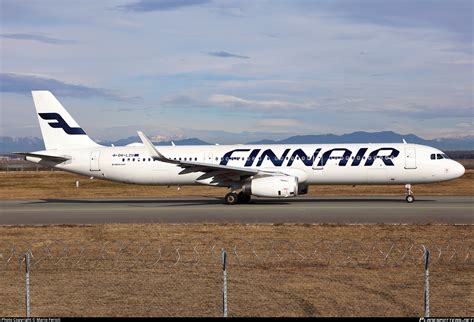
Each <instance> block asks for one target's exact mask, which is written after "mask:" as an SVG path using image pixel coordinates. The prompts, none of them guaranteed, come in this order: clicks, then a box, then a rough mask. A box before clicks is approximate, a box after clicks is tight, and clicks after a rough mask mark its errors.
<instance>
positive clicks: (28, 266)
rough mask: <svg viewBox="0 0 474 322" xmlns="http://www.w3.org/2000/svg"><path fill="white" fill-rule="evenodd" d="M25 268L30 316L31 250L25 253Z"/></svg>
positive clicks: (26, 297) (26, 298)
mask: <svg viewBox="0 0 474 322" xmlns="http://www.w3.org/2000/svg"><path fill="white" fill-rule="evenodd" d="M25 269H26V294H25V302H26V317H27V318H29V317H30V250H28V251H27V252H26V254H25Z"/></svg>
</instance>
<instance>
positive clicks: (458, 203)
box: [0, 196, 474, 225]
mask: <svg viewBox="0 0 474 322" xmlns="http://www.w3.org/2000/svg"><path fill="white" fill-rule="evenodd" d="M99 223H334V224H336V223H337V224H362V223H364V224H366V223H386V224H412V223H416V224H427V223H432V224H441V223H443V224H447V223H449V224H473V223H474V198H473V197H447V196H443V197H440V196H429V197H426V196H425V197H423V196H417V199H416V201H415V202H414V203H412V204H408V203H406V202H405V201H404V199H403V198H402V197H371V198H368V197H298V198H294V199H286V200H271V199H254V200H253V201H252V203H250V204H243V205H234V206H228V205H225V204H223V200H222V199H217V198H203V197H188V198H173V199H171V198H154V199H144V198H141V199H128V200H123V199H74V200H72V199H44V200H2V201H0V225H42V224H99Z"/></svg>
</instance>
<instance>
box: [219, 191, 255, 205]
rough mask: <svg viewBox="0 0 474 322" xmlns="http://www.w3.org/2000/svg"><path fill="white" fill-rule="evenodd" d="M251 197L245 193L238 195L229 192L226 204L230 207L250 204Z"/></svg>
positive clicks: (226, 196)
mask: <svg viewBox="0 0 474 322" xmlns="http://www.w3.org/2000/svg"><path fill="white" fill-rule="evenodd" d="M250 199H251V196H250V195H248V194H246V193H244V192H243V191H241V192H239V193H238V194H237V193H235V192H234V191H232V192H229V193H228V194H226V195H225V203H226V204H228V205H235V204H237V203H249V202H250Z"/></svg>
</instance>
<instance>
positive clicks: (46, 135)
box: [31, 91, 100, 150]
mask: <svg viewBox="0 0 474 322" xmlns="http://www.w3.org/2000/svg"><path fill="white" fill-rule="evenodd" d="M31 94H32V95H33V101H34V102H35V107H36V113H37V114H38V120H39V124H40V127H41V134H42V135H43V141H44V145H45V147H46V150H57V149H68V148H87V147H97V146H100V145H98V144H97V143H95V142H94V141H92V140H91V139H90V138H89V137H88V136H87V134H86V132H85V131H84V130H83V129H82V128H81V127H80V126H79V124H77V122H76V121H74V119H73V118H72V116H71V115H70V114H69V113H68V112H67V111H66V110H65V109H64V107H63V106H62V105H61V103H59V101H58V100H57V99H56V97H54V95H53V94H52V93H51V92H50V91H32V92H31Z"/></svg>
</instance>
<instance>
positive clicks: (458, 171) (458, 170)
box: [452, 161, 466, 178]
mask: <svg viewBox="0 0 474 322" xmlns="http://www.w3.org/2000/svg"><path fill="white" fill-rule="evenodd" d="M453 162H454V165H453V171H452V173H453V174H454V175H455V176H456V178H459V177H462V176H463V175H464V173H465V172H466V169H464V166H463V165H462V164H461V163H459V162H456V161H453Z"/></svg>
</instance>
